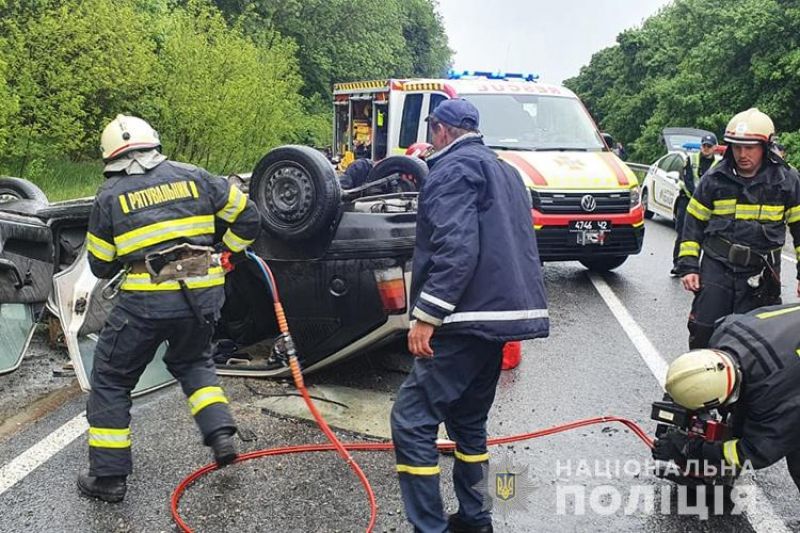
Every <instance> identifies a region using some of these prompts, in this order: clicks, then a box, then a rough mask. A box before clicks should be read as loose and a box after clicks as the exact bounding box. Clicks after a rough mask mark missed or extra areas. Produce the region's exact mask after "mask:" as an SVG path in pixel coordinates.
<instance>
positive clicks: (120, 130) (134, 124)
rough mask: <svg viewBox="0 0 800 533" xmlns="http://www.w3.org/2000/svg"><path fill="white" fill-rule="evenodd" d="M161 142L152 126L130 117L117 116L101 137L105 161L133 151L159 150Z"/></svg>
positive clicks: (137, 118)
mask: <svg viewBox="0 0 800 533" xmlns="http://www.w3.org/2000/svg"><path fill="white" fill-rule="evenodd" d="M159 146H161V140H160V139H159V138H158V132H157V131H156V130H154V129H153V127H152V126H150V124H148V123H147V122H146V121H144V120H142V119H140V118H139V117H132V116H129V115H117V117H116V118H115V119H114V120H112V121H111V122H109V123H108V126H106V128H105V129H104V130H103V134H102V135H101V136H100V148H102V150H103V161H111V160H112V159H116V158H117V157H119V156H121V155H122V154H125V153H128V152H130V151H132V150H146V149H148V148H158V147H159Z"/></svg>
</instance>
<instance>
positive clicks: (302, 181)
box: [250, 145, 342, 241]
mask: <svg viewBox="0 0 800 533" xmlns="http://www.w3.org/2000/svg"><path fill="white" fill-rule="evenodd" d="M341 194H342V193H341V188H340V186H339V180H337V179H336V173H335V172H334V169H333V166H332V165H331V163H330V161H328V160H327V159H326V158H325V156H324V155H322V154H321V153H320V152H318V151H317V150H314V149H313V148H309V147H308V146H297V145H287V146H280V147H278V148H275V149H274V150H272V151H271V152H269V153H268V154H267V155H265V156H264V157H263V158H262V159H261V161H259V162H258V164H257V165H256V168H255V170H254V171H253V176H252V178H251V182H250V197H251V198H252V199H253V201H254V202H255V203H256V206H257V207H258V209H259V211H261V214H262V225H263V227H264V229H266V230H267V231H268V232H269V233H271V234H272V235H274V236H276V237H278V238H280V239H284V240H287V241H297V240H303V239H308V238H311V237H314V236H315V235H317V234H318V233H319V232H321V231H323V230H325V229H327V228H330V227H331V225H332V224H333V222H334V220H335V219H336V216H337V214H338V212H339V205H340V203H341Z"/></svg>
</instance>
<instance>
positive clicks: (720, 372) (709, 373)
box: [666, 350, 737, 411]
mask: <svg viewBox="0 0 800 533" xmlns="http://www.w3.org/2000/svg"><path fill="white" fill-rule="evenodd" d="M736 380H737V370H736V366H735V365H734V363H733V360H731V358H730V356H729V355H728V354H726V353H725V352H721V351H717V350H693V351H691V352H687V353H685V354H683V355H681V356H680V357H678V358H677V359H675V360H674V361H673V362H672V364H671V365H669V369H668V370H667V383H666V389H667V393H668V394H669V395H670V396H671V397H672V399H673V400H674V401H675V403H677V404H678V405H681V406H683V407H685V408H687V409H689V410H691V411H697V410H699V409H710V408H713V407H718V406H720V405H724V404H725V403H726V402H733V401H735V400H736V397H735V396H736V395H735V390H737V387H736V385H737V383H736Z"/></svg>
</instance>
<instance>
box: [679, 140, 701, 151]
mask: <svg viewBox="0 0 800 533" xmlns="http://www.w3.org/2000/svg"><path fill="white" fill-rule="evenodd" d="M683 148H684V150H686V151H689V150H697V151H699V150H700V143H698V142H688V143H683Z"/></svg>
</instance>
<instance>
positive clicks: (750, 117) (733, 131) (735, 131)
mask: <svg viewBox="0 0 800 533" xmlns="http://www.w3.org/2000/svg"><path fill="white" fill-rule="evenodd" d="M774 134H775V124H773V123H772V119H771V118H769V116H768V115H767V114H766V113H762V112H761V111H759V110H758V108H755V107H751V108H750V109H748V110H747V111H742V112H741V113H739V114H737V115H734V117H733V118H732V119H731V121H730V122H728V126H727V127H726V128H725V141H726V142H729V143H732V144H760V143H768V142H769V141H770V140H771V139H772V136H773V135H774Z"/></svg>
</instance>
